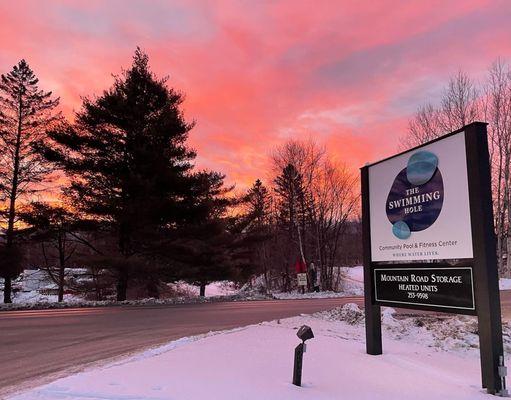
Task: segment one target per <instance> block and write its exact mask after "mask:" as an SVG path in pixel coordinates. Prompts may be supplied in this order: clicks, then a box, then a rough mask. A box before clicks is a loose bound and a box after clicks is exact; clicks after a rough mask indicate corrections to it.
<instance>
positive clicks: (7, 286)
mask: <svg viewBox="0 0 511 400" xmlns="http://www.w3.org/2000/svg"><path fill="white" fill-rule="evenodd" d="M22 108H23V103H22V99H21V96H20V98H19V110H18V132H17V134H16V144H15V149H14V168H13V172H12V187H11V193H10V199H9V216H8V220H7V232H6V239H7V240H6V244H5V245H6V246H7V247H8V248H12V247H13V245H14V220H15V218H16V196H17V195H18V179H19V168H20V146H21V118H22V115H21V110H22ZM12 278H13V277H12V271H7V273H6V274H5V276H4V282H5V283H4V303H12V299H11V291H12V285H11V280H12Z"/></svg>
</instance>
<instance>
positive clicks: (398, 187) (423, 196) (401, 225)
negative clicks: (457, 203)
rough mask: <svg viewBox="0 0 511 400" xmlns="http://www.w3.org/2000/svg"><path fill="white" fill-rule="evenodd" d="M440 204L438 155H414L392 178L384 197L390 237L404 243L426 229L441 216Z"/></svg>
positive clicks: (442, 199) (425, 153)
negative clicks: (392, 180)
mask: <svg viewBox="0 0 511 400" xmlns="http://www.w3.org/2000/svg"><path fill="white" fill-rule="evenodd" d="M443 201H444V184H443V179H442V174H441V173H440V170H439V169H438V158H437V156H436V155H435V154H433V153H431V152H428V151H419V152H416V153H414V154H413V155H412V156H411V157H410V158H409V160H408V165H407V167H406V168H404V169H403V170H401V171H400V172H399V174H398V175H397V176H396V178H395V179H394V183H393V184H392V187H391V188H390V192H389V194H388V197H387V203H386V213H387V218H388V219H389V221H390V223H391V224H392V233H393V235H394V236H395V237H397V238H398V239H402V240H404V239H408V238H409V237H410V236H411V235H412V233H413V232H419V231H423V230H425V229H427V228H429V227H430V226H431V225H433V223H434V222H435V221H436V220H437V218H438V216H439V215H440V211H441V210H442V205H443Z"/></svg>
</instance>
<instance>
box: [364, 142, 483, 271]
mask: <svg viewBox="0 0 511 400" xmlns="http://www.w3.org/2000/svg"><path fill="white" fill-rule="evenodd" d="M369 211H370V227H371V260H372V261H400V262H402V261H421V260H442V259H460V258H472V257H473V251H472V232H471V223H470V209H469V197H468V179H467V160H466V153H465V133H464V132H460V133H457V134H455V135H452V136H448V137H446V138H444V139H442V140H439V141H436V142H433V143H431V144H429V145H427V146H424V147H421V148H419V149H416V150H412V151H409V152H406V153H404V154H401V155H399V156H396V157H393V158H390V159H388V160H385V161H381V162H379V163H375V164H374V165H371V166H369Z"/></svg>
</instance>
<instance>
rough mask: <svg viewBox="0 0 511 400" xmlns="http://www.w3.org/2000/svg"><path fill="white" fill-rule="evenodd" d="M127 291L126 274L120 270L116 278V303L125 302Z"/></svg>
mask: <svg viewBox="0 0 511 400" xmlns="http://www.w3.org/2000/svg"><path fill="white" fill-rule="evenodd" d="M127 291H128V273H127V272H126V270H124V269H122V270H120V271H119V277H118V278H117V301H125V300H126V293H127Z"/></svg>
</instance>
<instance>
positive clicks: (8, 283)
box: [4, 277, 12, 303]
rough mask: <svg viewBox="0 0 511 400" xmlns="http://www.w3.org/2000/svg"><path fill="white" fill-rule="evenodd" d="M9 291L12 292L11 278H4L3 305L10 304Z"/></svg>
mask: <svg viewBox="0 0 511 400" xmlns="http://www.w3.org/2000/svg"><path fill="white" fill-rule="evenodd" d="M11 291H12V281H11V277H6V278H4V303H12V299H11Z"/></svg>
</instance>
